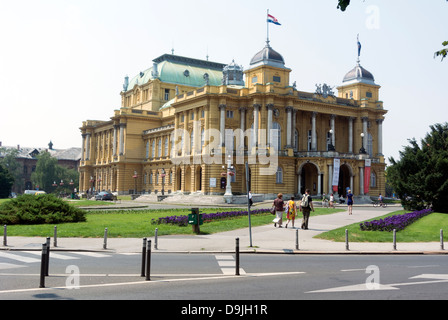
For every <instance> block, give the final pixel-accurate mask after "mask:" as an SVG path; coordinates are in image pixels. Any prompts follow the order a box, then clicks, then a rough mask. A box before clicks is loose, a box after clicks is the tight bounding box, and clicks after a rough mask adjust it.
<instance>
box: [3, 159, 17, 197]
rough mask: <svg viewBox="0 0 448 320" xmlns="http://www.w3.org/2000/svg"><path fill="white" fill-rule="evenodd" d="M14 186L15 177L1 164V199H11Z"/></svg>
mask: <svg viewBox="0 0 448 320" xmlns="http://www.w3.org/2000/svg"><path fill="white" fill-rule="evenodd" d="M13 184H14V177H13V176H12V175H11V173H9V171H8V169H7V168H6V167H5V166H3V165H2V164H0V199H4V198H8V197H9V194H10V193H11V188H12V185H13Z"/></svg>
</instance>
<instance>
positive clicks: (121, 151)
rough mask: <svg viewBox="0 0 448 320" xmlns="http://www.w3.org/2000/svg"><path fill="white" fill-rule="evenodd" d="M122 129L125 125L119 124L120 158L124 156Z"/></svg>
mask: <svg viewBox="0 0 448 320" xmlns="http://www.w3.org/2000/svg"><path fill="white" fill-rule="evenodd" d="M124 128H126V123H120V149H119V153H120V156H122V155H123V154H124Z"/></svg>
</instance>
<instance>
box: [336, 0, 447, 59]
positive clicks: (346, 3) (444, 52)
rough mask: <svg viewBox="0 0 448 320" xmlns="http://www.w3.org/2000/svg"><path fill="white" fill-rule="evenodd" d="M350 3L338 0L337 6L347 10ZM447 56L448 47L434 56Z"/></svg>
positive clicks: (444, 44)
mask: <svg viewBox="0 0 448 320" xmlns="http://www.w3.org/2000/svg"><path fill="white" fill-rule="evenodd" d="M446 1H447V2H448V0H446ZM349 5H350V0H338V7H337V8H338V9H340V10H341V11H345V10H346V9H347V7H348V6H349ZM442 46H444V47H446V46H448V41H444V42H443V43H442ZM447 56H448V49H441V50H439V51H437V52H436V53H435V54H434V57H442V61H443V59H445V58H446V57H447Z"/></svg>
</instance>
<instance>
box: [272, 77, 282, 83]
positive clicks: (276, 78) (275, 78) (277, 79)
mask: <svg viewBox="0 0 448 320" xmlns="http://www.w3.org/2000/svg"><path fill="white" fill-rule="evenodd" d="M273 80H274V82H281V78H280V77H276V76H274V79H273Z"/></svg>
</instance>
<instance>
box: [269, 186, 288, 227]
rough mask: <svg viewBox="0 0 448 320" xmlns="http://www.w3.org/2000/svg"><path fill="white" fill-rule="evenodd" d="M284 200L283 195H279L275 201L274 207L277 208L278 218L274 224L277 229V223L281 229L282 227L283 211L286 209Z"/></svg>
mask: <svg viewBox="0 0 448 320" xmlns="http://www.w3.org/2000/svg"><path fill="white" fill-rule="evenodd" d="M282 198H283V194H281V193H279V194H278V195H277V199H275V200H274V205H273V207H274V208H275V214H276V217H275V219H274V220H272V222H274V227H277V223H278V227H279V228H281V227H282V223H283V210H284V207H285V203H284V202H283V199H282Z"/></svg>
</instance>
